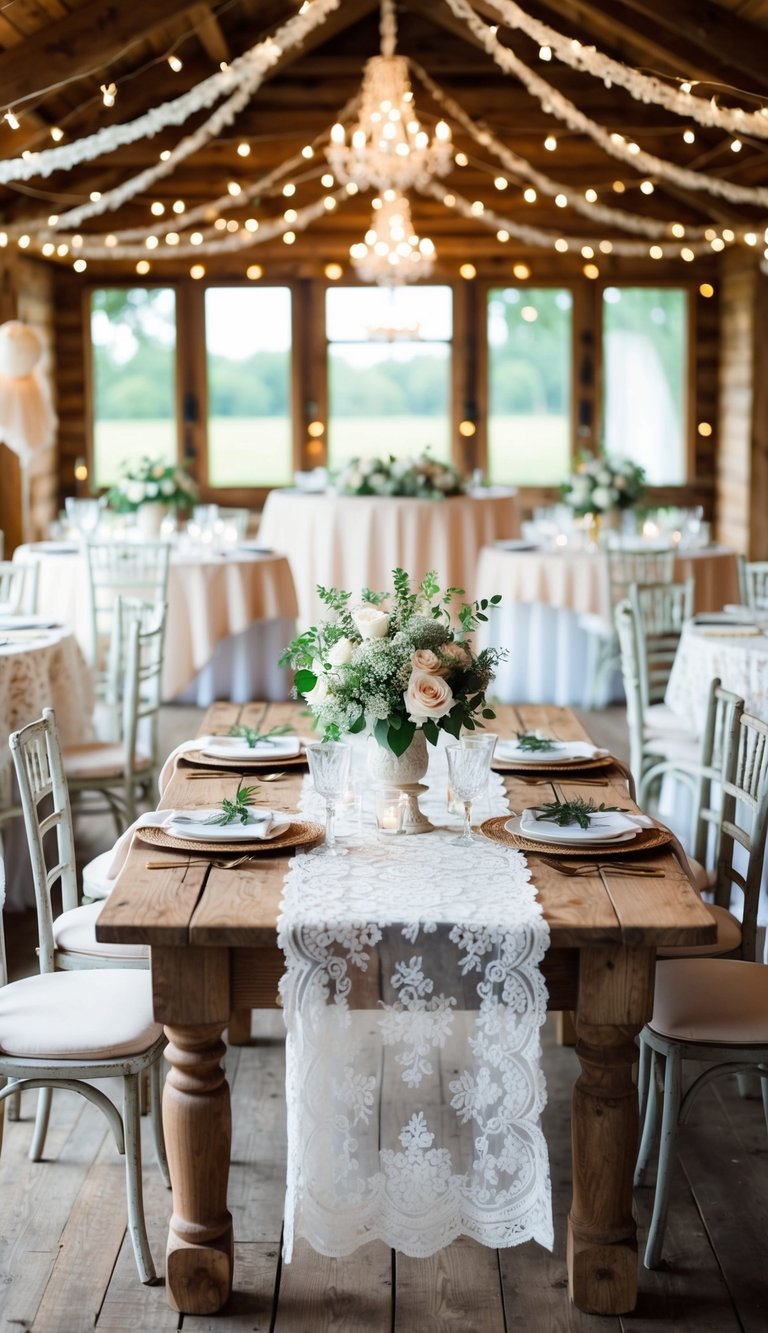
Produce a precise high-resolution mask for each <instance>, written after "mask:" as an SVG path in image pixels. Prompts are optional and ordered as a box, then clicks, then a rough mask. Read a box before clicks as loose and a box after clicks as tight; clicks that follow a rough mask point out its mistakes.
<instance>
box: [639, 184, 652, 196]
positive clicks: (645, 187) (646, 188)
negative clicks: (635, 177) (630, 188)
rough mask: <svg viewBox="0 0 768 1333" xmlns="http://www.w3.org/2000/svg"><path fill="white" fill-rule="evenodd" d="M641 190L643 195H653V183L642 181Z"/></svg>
mask: <svg viewBox="0 0 768 1333" xmlns="http://www.w3.org/2000/svg"><path fill="white" fill-rule="evenodd" d="M640 189H641V190H642V192H643V194H653V181H641V182H640Z"/></svg>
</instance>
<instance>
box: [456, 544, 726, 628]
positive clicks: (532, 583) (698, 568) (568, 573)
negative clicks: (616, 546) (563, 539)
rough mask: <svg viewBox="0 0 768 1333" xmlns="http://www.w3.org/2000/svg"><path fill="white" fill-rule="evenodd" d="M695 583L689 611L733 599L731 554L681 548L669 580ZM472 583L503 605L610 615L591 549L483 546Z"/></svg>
mask: <svg viewBox="0 0 768 1333" xmlns="http://www.w3.org/2000/svg"><path fill="white" fill-rule="evenodd" d="M689 578H693V579H695V581H696V592H695V597H694V610H696V611H717V610H719V609H720V608H721V607H722V606H724V605H725V603H726V602H737V601H738V600H739V581H738V570H737V565H736V555H735V552H733V551H730V550H728V549H727V548H725V547H722V546H711V547H707V548H705V549H703V550H701V551H681V552H680V553H679V555H678V557H677V559H676V561H675V581H676V582H683V581H684V580H685V579H689ZM477 582H478V585H479V586H480V587H482V588H483V590H484V594H483V595H484V596H488V595H489V592H488V590H489V589H490V592H493V593H497V592H498V593H501V594H502V596H503V598H504V603H505V604H506V605H511V604H514V603H517V602H525V603H534V602H539V603H541V604H542V605H544V606H550V607H554V608H556V609H557V610H560V611H575V612H576V613H577V614H578V615H599V616H602V617H604V618H609V617H610V611H611V608H610V601H609V597H608V582H607V577H606V563H605V561H604V560H603V559H601V557H600V555H599V553H596V552H592V551H569V550H563V551H505V550H503V549H501V548H500V547H486V548H485V549H484V550H483V551H481V552H480V559H479V562H478V569H477Z"/></svg>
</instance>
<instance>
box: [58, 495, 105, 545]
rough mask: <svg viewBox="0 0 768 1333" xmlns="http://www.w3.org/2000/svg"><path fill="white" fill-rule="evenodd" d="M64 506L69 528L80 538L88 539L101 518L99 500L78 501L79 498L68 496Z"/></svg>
mask: <svg viewBox="0 0 768 1333" xmlns="http://www.w3.org/2000/svg"><path fill="white" fill-rule="evenodd" d="M64 505H65V508H66V511H67V518H68V520H69V523H70V527H72V528H74V529H75V530H76V531H77V532H79V533H80V535H81V536H83V537H88V536H90V535H91V534H92V533H94V532H95V531H96V529H97V527H98V526H99V519H100V517H101V501H100V500H95V499H80V497H79V496H75V495H68V496H67V498H66V500H65V501H64Z"/></svg>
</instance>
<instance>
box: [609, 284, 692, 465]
mask: <svg viewBox="0 0 768 1333" xmlns="http://www.w3.org/2000/svg"><path fill="white" fill-rule="evenodd" d="M687 327H688V297H687V293H686V291H685V290H684V289H683V288H677V287H659V288H656V287H606V289H605V291H604V292H603V386H604V388H603V394H604V397H603V421H604V428H603V438H604V441H605V447H606V450H607V451H608V453H611V454H619V455H622V456H626V457H628V458H631V459H632V460H633V461H634V462H636V463H640V464H642V466H643V467H644V468H645V471H646V475H647V477H648V481H649V482H651V484H653V485H675V484H677V483H679V482H682V481H685V473H686V466H685V439H686V378H687V361H688V339H687Z"/></svg>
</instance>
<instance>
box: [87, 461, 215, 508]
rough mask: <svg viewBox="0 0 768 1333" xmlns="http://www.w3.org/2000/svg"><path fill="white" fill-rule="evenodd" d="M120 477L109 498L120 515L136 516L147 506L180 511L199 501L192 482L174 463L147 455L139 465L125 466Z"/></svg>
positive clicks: (111, 506) (124, 464)
mask: <svg viewBox="0 0 768 1333" xmlns="http://www.w3.org/2000/svg"><path fill="white" fill-rule="evenodd" d="M120 473H121V475H120V479H119V481H116V482H115V484H114V486H111V487H110V489H109V492H108V495H107V500H108V502H109V506H110V508H111V509H114V510H115V511H116V512H117V513H119V514H130V513H133V512H134V511H135V510H137V509H141V507H142V505H146V504H160V505H165V506H167V507H169V508H174V509H180V508H184V507H185V506H187V505H192V504H194V503H195V500H196V499H197V487H196V485H195V483H194V482H193V480H192V478H191V477H190V476H188V475H187V473H186V472H185V471H184V470H183V468H180V467H177V466H176V465H175V464H174V463H165V462H163V460H162V459H157V458H149V457H147V456H146V455H145V457H144V458H142V459H140V461H139V462H138V463H133V464H130V463H123V465H122V467H121V469H120Z"/></svg>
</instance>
